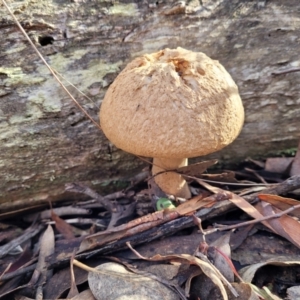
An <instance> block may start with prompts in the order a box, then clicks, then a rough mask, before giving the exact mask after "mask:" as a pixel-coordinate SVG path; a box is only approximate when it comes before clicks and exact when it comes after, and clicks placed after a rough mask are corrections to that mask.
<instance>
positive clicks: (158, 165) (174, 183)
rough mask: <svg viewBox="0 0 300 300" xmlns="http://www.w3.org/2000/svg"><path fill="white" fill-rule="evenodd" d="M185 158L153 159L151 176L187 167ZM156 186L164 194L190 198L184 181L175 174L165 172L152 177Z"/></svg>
mask: <svg viewBox="0 0 300 300" xmlns="http://www.w3.org/2000/svg"><path fill="white" fill-rule="evenodd" d="M187 164H188V160H187V158H153V167H152V174H153V175H155V174H157V173H159V172H163V171H166V170H175V169H177V168H180V167H184V166H187ZM154 179H155V182H156V184H157V185H158V186H159V187H160V188H161V189H162V190H163V191H164V192H165V193H166V194H171V195H174V196H176V197H182V198H186V199H189V198H191V192H190V189H189V187H188V184H187V183H186V181H185V179H184V178H183V177H182V176H181V175H179V174H178V173H176V172H165V173H162V174H159V175H157V176H155V177H154Z"/></svg>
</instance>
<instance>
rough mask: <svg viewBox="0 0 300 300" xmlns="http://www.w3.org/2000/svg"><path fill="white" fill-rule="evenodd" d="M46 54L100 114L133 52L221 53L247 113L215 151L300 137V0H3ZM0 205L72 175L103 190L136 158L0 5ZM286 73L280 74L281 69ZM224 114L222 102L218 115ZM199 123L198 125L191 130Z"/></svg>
mask: <svg viewBox="0 0 300 300" xmlns="http://www.w3.org/2000/svg"><path fill="white" fill-rule="evenodd" d="M8 5H9V6H10V7H11V8H12V10H13V11H14V14H15V15H16V17H17V18H18V20H19V21H20V22H21V24H22V25H23V27H24V28H25V30H26V32H27V33H28V35H29V36H30V37H31V39H32V40H33V41H34V43H35V45H36V46H37V48H38V49H39V50H40V52H41V53H42V54H43V55H44V57H45V58H46V60H47V62H48V63H49V64H50V65H51V66H52V67H53V68H54V69H55V70H56V71H57V72H59V73H60V74H62V75H63V76H64V77H65V78H66V79H67V80H69V82H71V83H72V84H73V85H75V86H76V87H77V88H78V89H80V90H81V91H82V92H83V93H85V94H86V95H87V96H88V97H90V98H91V99H92V100H93V102H90V101H89V100H87V99H86V98H84V97H83V96H82V95H81V94H80V93H79V92H77V91H76V90H75V89H74V87H72V86H71V84H70V83H67V82H66V83H65V84H66V86H67V87H68V88H69V89H70V90H71V92H72V93H73V95H74V96H75V97H76V98H77V100H78V101H79V103H81V105H82V106H83V107H84V108H85V109H86V110H87V112H88V113H89V114H90V115H91V117H92V118H93V119H95V120H96V121H98V110H99V106H100V104H101V100H102V99H103V96H104V94H105V91H106V88H107V86H109V84H110V83H111V82H112V81H113V80H114V78H115V77H116V76H117V74H118V73H119V72H120V70H122V68H123V67H124V66H125V65H126V64H127V63H128V62H129V61H130V60H132V59H133V58H134V57H136V56H138V55H141V54H143V53H149V52H154V51H158V50H160V49H163V48H165V47H169V48H175V47H177V46H181V47H184V48H187V49H190V50H195V51H201V52H204V53H206V54H207V55H209V56H210V57H211V58H213V59H217V60H219V61H220V62H221V63H222V64H223V65H224V66H225V68H226V69H227V70H228V71H229V73H230V74H231V75H232V77H233V78H234V80H235V81H236V83H237V85H238V86H239V90H240V94H241V98H242V99H243V103H244V106H245V113H246V120H245V125H244V128H243V131H242V132H241V134H240V136H239V137H238V139H237V140H236V141H235V142H234V143H233V144H232V145H231V146H229V147H227V148H226V149H224V150H222V151H220V152H218V153H216V154H214V156H213V157H217V158H218V159H219V160H220V161H221V162H224V163H235V162H238V161H241V160H243V159H245V158H246V157H249V156H250V157H253V158H255V157H263V156H267V155H270V153H271V152H274V151H281V150H284V149H288V148H291V147H296V145H297V141H298V140H299V137H300V130H299V128H300V117H299V116H300V98H299V92H300V72H289V71H291V70H292V71H296V70H295V69H297V68H298V67H299V65H300V60H299V53H300V14H299V11H300V3H299V1H298V0H286V1H281V0H273V1H263V0H260V1H257V0H255V1H242V0H223V1H215V0H202V1H200V0H199V1H198V0H192V1H188V0H187V1H179V2H178V1H171V0H169V1H167V0H166V1H152V0H148V1H146V0H144V1H139V0H120V1H114V0H97V1H81V0H73V1H69V0H59V1H56V0H51V1H49V0H39V1H25V0H24V1H16V0H11V1H9V2H8ZM0 15H1V20H0V32H1V44H0V56H1V64H0V86H1V88H0V141H1V142H0V166H1V169H0V178H1V180H0V203H2V204H1V205H0V212H5V211H6V210H7V209H8V205H10V204H11V203H12V202H14V203H16V206H15V207H18V205H17V204H18V203H22V202H23V201H25V200H26V201H34V202H36V203H37V204H38V203H40V202H43V201H44V202H45V201H47V200H49V199H51V200H53V201H54V200H59V199H63V198H66V197H69V198H70V199H71V198H72V195H71V194H66V193H65V192H64V185H65V184H66V183H68V182H74V181H80V182H88V183H89V185H90V186H91V187H94V188H100V187H101V186H105V185H107V184H109V182H114V181H118V180H120V179H122V178H129V177H130V176H131V175H132V174H134V173H135V172H137V171H138V170H139V169H141V168H142V166H143V165H144V163H143V162H142V161H141V160H139V159H138V158H136V157H134V156H131V155H130V154H126V153H124V152H122V151H121V150H118V149H116V148H115V147H114V146H113V145H111V144H110V143H109V141H107V139H106V138H105V136H104V135H103V133H102V132H101V131H100V130H99V129H98V128H96V126H95V125H93V124H92V123H91V122H90V121H89V120H88V119H87V118H86V117H85V116H84V114H83V113H82V112H81V111H80V110H79V109H78V108H77V106H76V105H75V104H74V103H73V102H72V100H71V99H70V98H69V97H68V96H67V95H66V93H65V92H64V91H63V90H62V89H61V87H60V86H59V85H58V84H57V82H56V81H55V80H54V79H53V77H52V76H51V75H50V73H49V72H48V70H47V68H46V67H45V65H43V63H42V62H41V60H40V59H39V58H38V56H37V55H36V53H35V52H34V50H33V49H32V48H31V47H30V46H29V44H28V42H27V41H26V39H25V38H24V36H23V35H22V34H21V32H20V31H19V29H18V28H17V26H16V24H15V23H14V21H13V20H12V18H11V17H10V16H9V14H8V12H7V10H6V9H5V7H4V6H3V5H1V6H0ZM281 71H283V72H285V71H288V72H287V73H286V74H277V75H274V73H278V72H279V73H280V72H281ZM221 113H222V112H221V111H220V114H221ZM199 130H201V128H199Z"/></svg>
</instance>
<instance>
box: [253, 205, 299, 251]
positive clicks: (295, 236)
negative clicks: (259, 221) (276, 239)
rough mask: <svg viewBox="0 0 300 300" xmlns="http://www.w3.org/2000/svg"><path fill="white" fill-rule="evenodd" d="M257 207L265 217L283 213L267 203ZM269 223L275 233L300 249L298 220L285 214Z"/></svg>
mask: <svg viewBox="0 0 300 300" xmlns="http://www.w3.org/2000/svg"><path fill="white" fill-rule="evenodd" d="M256 207H257V208H258V209H259V210H260V211H261V212H262V213H263V214H264V215H265V216H269V215H274V214H278V213H281V212H282V211H281V210H279V209H277V208H276V207H272V205H270V204H268V203H265V202H260V203H258V204H257V205H256ZM267 222H268V223H269V224H270V226H271V227H272V230H273V232H275V233H277V234H279V235H281V236H282V237H284V238H286V239H287V240H288V241H290V242H291V243H293V244H294V245H295V246H297V247H298V248H300V236H299V232H300V223H299V222H298V221H297V220H295V219H294V218H292V217H290V216H288V215H286V214H284V215H282V216H280V217H279V218H272V219H270V220H268V221H267Z"/></svg>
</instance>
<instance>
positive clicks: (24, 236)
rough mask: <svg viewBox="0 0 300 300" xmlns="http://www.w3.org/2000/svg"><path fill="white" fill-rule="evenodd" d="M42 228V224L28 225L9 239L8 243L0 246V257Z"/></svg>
mask: <svg viewBox="0 0 300 300" xmlns="http://www.w3.org/2000/svg"><path fill="white" fill-rule="evenodd" d="M43 228H44V226H43V225H39V226H37V227H29V228H27V229H26V230H25V231H24V233H23V234H22V235H21V236H19V237H17V238H15V239H14V240H12V241H10V242H9V243H7V244H5V245H3V246H1V247H0V258H2V257H4V256H5V255H6V254H7V253H8V252H9V251H11V250H12V249H14V248H16V247H17V246H19V245H20V244H22V243H24V242H25V241H27V240H29V239H30V238H32V237H33V236H35V235H37V234H38V233H39V232H40V231H41V230H42V229H43Z"/></svg>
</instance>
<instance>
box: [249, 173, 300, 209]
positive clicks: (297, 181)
mask: <svg viewBox="0 0 300 300" xmlns="http://www.w3.org/2000/svg"><path fill="white" fill-rule="evenodd" d="M299 188H300V175H295V176H292V177H290V178H288V179H287V180H285V181H283V182H280V183H276V184H274V185H271V186H270V187H267V188H266V189H264V190H263V191H259V192H257V193H254V194H251V195H249V196H245V197H244V198H245V199H246V200H247V201H248V202H250V203H252V204H253V203H256V202H258V201H259V199H258V198H257V195H259V194H272V195H285V194H287V193H289V192H292V191H294V190H296V189H299Z"/></svg>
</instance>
